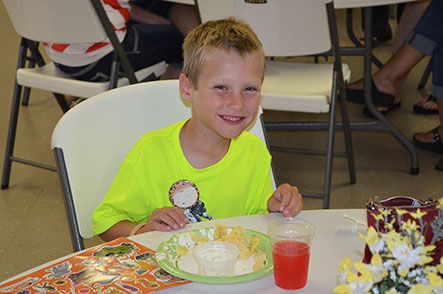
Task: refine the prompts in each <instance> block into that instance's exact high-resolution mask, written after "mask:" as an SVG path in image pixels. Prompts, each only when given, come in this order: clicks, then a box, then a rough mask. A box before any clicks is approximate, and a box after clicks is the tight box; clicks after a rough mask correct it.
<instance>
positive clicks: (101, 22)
mask: <svg viewBox="0 0 443 294" xmlns="http://www.w3.org/2000/svg"><path fill="white" fill-rule="evenodd" d="M2 1H3V4H4V6H5V8H6V11H7V13H8V15H9V17H10V19H11V22H12V24H13V25H14V28H15V30H16V32H17V33H18V34H19V35H20V36H22V39H21V43H20V49H19V56H18V63H17V72H16V81H15V86H14V93H13V97H12V108H11V116H10V122H9V129H8V137H7V143H6V151H5V160H4V164H3V175H2V183H1V189H6V188H8V186H9V179H10V174H11V165H12V162H20V163H24V164H28V165H31V166H35V167H40V168H45V169H48V170H53V171H55V168H54V167H51V166H48V165H45V164H41V163H37V162H34V161H30V160H26V159H22V158H18V157H15V156H14V152H13V151H14V143H15V135H16V129H17V119H18V113H19V108H20V101H21V100H23V104H24V105H26V104H27V102H28V97H29V91H30V88H37V89H41V90H46V91H50V92H53V93H54V96H55V98H56V99H57V102H58V103H59V105H60V107H61V109H62V111H63V112H66V111H67V110H68V109H69V106H68V104H67V102H66V100H65V97H64V95H71V96H76V97H83V98H88V97H91V96H93V95H96V94H99V93H102V92H104V91H107V90H108V89H112V88H115V87H120V86H123V85H127V84H129V83H131V84H132V83H136V82H139V81H146V80H154V79H156V78H157V77H158V76H159V75H161V74H162V73H163V72H164V71H165V68H166V65H165V63H164V62H161V63H158V64H156V65H153V66H150V67H148V68H144V69H142V70H139V71H137V72H135V73H134V70H133V69H132V66H131V64H130V63H129V61H128V58H127V56H126V53H125V52H124V50H123V48H122V46H121V44H120V42H119V40H118V39H117V36H116V34H115V32H114V30H113V28H112V24H111V23H110V21H109V19H108V17H107V15H106V12H105V10H104V8H103V6H102V3H101V1H100V0H75V1H72V0H39V1H32V0H2ZM106 39H109V41H110V42H111V44H112V46H113V48H114V54H115V58H114V61H113V64H112V72H111V76H110V81H109V82H103V83H96V82H84V81H79V80H74V79H72V78H70V77H69V76H67V75H66V74H64V73H62V72H61V71H59V70H58V69H57V68H56V67H55V65H54V64H53V63H52V62H51V63H47V64H46V63H45V61H44V60H43V58H42V55H41V54H40V52H39V48H38V45H39V42H49V43H61V44H67V43H70V44H71V43H95V42H101V41H104V40H106ZM27 62H28V64H26V63H27ZM35 65H37V66H38V67H37V68H35ZM23 87H25V89H24V91H22V88H23ZM22 92H23V94H22ZM63 94H64V95H63Z"/></svg>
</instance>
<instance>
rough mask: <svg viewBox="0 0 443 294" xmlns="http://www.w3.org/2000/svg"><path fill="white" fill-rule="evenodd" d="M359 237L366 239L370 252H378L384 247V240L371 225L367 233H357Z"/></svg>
mask: <svg viewBox="0 0 443 294" xmlns="http://www.w3.org/2000/svg"><path fill="white" fill-rule="evenodd" d="M358 234H359V236H360V238H362V239H363V240H365V241H366V244H368V246H369V249H370V250H371V252H372V253H378V252H380V251H381V250H383V248H384V246H385V245H384V244H385V241H384V240H383V239H382V238H381V237H380V236H379V235H378V233H377V231H376V230H375V229H374V228H373V227H369V229H368V233H367V235H366V236H365V235H363V234H361V233H360V232H359V233H358Z"/></svg>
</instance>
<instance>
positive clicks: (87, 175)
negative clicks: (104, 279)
mask: <svg viewBox="0 0 443 294" xmlns="http://www.w3.org/2000/svg"><path fill="white" fill-rule="evenodd" d="M190 115H191V111H190V108H189V107H187V106H186V105H185V104H184V103H183V102H182V100H181V97H180V93H179V87H178V80H170V81H157V82H148V83H139V84H134V85H130V86H125V87H122V88H117V89H114V90H110V91H107V92H104V93H102V94H99V95H97V96H94V97H92V98H90V99H87V100H86V101H84V102H82V103H80V104H79V105H77V106H75V107H74V108H72V109H71V110H69V111H68V112H67V113H66V114H65V115H64V116H63V117H62V118H61V119H60V121H59V122H58V124H57V125H56V127H55V129H54V132H53V135H52V149H54V152H55V155H56V161H57V166H58V168H59V174H60V177H61V184H62V188H63V193H64V196H65V197H67V198H65V201H68V202H70V201H71V202H72V206H73V207H71V208H72V209H73V210H74V211H73V213H72V214H73V215H72V216H69V212H68V217H69V218H71V217H72V218H74V219H69V221H70V223H71V224H72V222H73V221H74V223H75V219H76V222H77V223H78V233H79V234H80V236H81V237H82V238H89V237H92V236H93V233H92V228H91V227H92V214H93V211H94V209H95V208H96V207H97V206H98V205H99V204H100V202H101V201H102V199H103V197H104V195H105V194H106V191H107V190H108V188H109V186H110V185H111V183H112V180H113V179H114V177H115V176H116V174H117V171H118V169H119V167H120V164H121V162H122V161H123V159H124V158H125V157H126V155H127V154H128V152H129V151H130V150H131V148H132V147H133V146H134V144H135V143H136V142H137V140H138V139H140V138H141V137H142V136H143V135H144V134H146V133H147V132H150V131H153V130H157V129H160V128H163V127H166V126H169V125H171V124H173V123H175V122H177V121H180V120H184V119H186V118H188V117H189V116H190ZM251 132H253V133H255V134H256V135H257V136H259V137H260V138H261V139H262V140H263V141H265V134H264V130H263V127H262V124H261V120H260V119H257V120H256V124H255V125H254V126H253V127H252V129H251ZM274 186H275V185H274ZM70 198H72V199H70ZM73 229H74V231H75V230H76V229H75V228H72V227H71V230H73ZM71 233H72V232H71ZM74 247H75V245H74Z"/></svg>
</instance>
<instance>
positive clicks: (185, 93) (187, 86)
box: [178, 73, 192, 102]
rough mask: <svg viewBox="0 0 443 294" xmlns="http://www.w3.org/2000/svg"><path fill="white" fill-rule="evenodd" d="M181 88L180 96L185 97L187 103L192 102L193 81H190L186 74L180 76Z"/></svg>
mask: <svg viewBox="0 0 443 294" xmlns="http://www.w3.org/2000/svg"><path fill="white" fill-rule="evenodd" d="M178 81H179V88H180V94H181V96H182V97H183V99H184V100H185V101H187V102H191V97H192V85H191V81H190V80H189V79H188V77H187V76H186V75H184V74H182V73H181V74H180V76H179V78H178Z"/></svg>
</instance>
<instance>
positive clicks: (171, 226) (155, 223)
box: [143, 207, 189, 232]
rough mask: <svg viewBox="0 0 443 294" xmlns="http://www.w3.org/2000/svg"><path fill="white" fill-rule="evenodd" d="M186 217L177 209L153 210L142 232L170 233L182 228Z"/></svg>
mask: <svg viewBox="0 0 443 294" xmlns="http://www.w3.org/2000/svg"><path fill="white" fill-rule="evenodd" d="M188 222H189V220H188V217H187V216H186V215H185V214H184V213H183V211H182V210H181V209H180V208H178V207H163V208H160V209H156V210H154V212H153V213H152V214H151V216H150V217H149V219H148V221H147V222H146V226H145V227H144V228H143V232H150V231H171V230H178V229H181V228H183V227H184V226H185V225H186V224H187V223H188Z"/></svg>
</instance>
